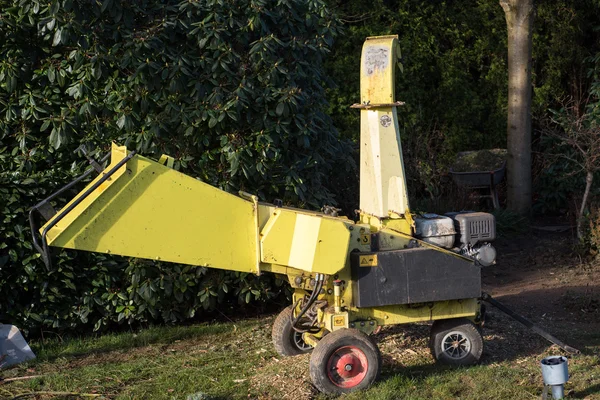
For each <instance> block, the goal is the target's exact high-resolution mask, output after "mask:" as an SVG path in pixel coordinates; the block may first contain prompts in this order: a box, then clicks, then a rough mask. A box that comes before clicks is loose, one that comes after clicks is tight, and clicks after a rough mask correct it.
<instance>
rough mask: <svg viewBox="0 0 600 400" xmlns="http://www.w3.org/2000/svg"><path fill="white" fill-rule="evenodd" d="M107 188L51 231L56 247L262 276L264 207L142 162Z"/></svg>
mask: <svg viewBox="0 0 600 400" xmlns="http://www.w3.org/2000/svg"><path fill="white" fill-rule="evenodd" d="M117 158H118V157H117ZM121 159H122V157H121ZM112 162H113V163H114V162H115V160H113V161H112ZM125 168H126V169H125ZM107 183H110V184H109V185H107V187H106V188H104V189H102V190H97V191H95V192H94V193H92V195H91V196H90V197H89V198H88V199H86V200H85V201H84V202H83V203H82V204H80V206H78V207H76V208H75V209H74V210H73V211H72V212H71V213H69V214H68V215H67V217H66V218H65V219H64V220H63V221H61V222H59V223H58V224H57V226H55V227H54V228H52V229H51V230H50V234H49V235H48V237H49V244H50V245H53V246H58V247H66V248H72V249H79V250H87V251H95V252H102V253H111V254H120V255H124V256H130V257H140V258H146V259H155V260H163V261H170V262H177V263H184V264H191V265H202V266H210V267H214V268H221V269H228V270H235V271H244V272H254V273H258V272H259V270H258V268H259V265H258V263H259V257H258V235H257V218H256V213H257V204H256V202H250V201H246V200H244V199H242V198H240V197H237V196H234V195H232V194H229V193H226V192H224V191H222V190H219V189H217V188H214V187H212V186H210V185H207V184H205V183H202V182H200V181H198V180H196V179H194V178H192V177H189V176H187V175H184V174H182V173H179V172H177V171H175V170H173V169H171V168H168V167H166V166H164V165H161V164H159V163H157V162H154V161H152V160H149V159H147V158H144V157H141V156H134V157H133V158H132V159H131V160H129V161H128V162H127V163H126V165H125V167H124V171H123V172H122V175H121V176H120V177H117V178H115V179H111V181H109V182H107ZM49 223H50V221H49ZM42 229H43V228H42Z"/></svg>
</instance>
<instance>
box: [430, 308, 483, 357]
mask: <svg viewBox="0 0 600 400" xmlns="http://www.w3.org/2000/svg"><path fill="white" fill-rule="evenodd" d="M429 348H430V350H431V354H432V355H433V358H435V360H436V361H438V362H440V363H443V364H448V365H475V364H477V363H478V362H479V360H480V359H481V355H482V354H483V336H482V335H481V331H480V330H479V329H478V327H477V326H476V325H475V324H474V323H473V322H471V321H470V320H468V319H466V318H456V319H446V320H440V321H435V322H434V323H433V325H432V326H431V337H430V339H429Z"/></svg>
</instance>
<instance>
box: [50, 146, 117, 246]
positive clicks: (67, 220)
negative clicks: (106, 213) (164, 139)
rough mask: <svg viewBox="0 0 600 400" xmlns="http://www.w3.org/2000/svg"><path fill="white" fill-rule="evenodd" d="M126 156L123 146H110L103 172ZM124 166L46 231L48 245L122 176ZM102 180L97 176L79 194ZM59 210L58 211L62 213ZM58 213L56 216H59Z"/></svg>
mask: <svg viewBox="0 0 600 400" xmlns="http://www.w3.org/2000/svg"><path fill="white" fill-rule="evenodd" d="M126 155H127V148H126V147H125V146H117V145H116V144H114V143H113V144H112V148H111V158H110V165H109V166H108V167H107V168H106V169H105V171H108V170H110V169H111V168H112V167H114V166H115V165H116V164H118V163H119V161H121V160H122V159H123V158H125V156H126ZM126 168H127V167H126V166H125V165H123V166H122V167H121V168H119V169H118V170H117V171H116V172H115V173H113V175H112V176H111V177H110V178H108V180H106V181H105V182H103V183H102V184H101V185H100V186H99V187H98V188H97V189H96V190H95V191H94V192H92V194H90V195H89V196H88V197H86V198H85V199H84V200H83V201H82V202H81V203H79V204H78V205H77V206H76V207H75V208H74V209H73V211H71V212H70V213H69V214H67V215H66V216H65V217H64V218H63V219H62V220H60V221H59V222H58V223H57V224H56V225H55V226H54V227H53V228H52V229H50V231H48V236H47V237H48V243H49V244H52V242H53V241H54V239H55V238H56V237H57V236H59V235H60V234H61V233H62V231H63V230H64V229H66V227H68V226H69V225H71V224H72V223H73V221H74V220H75V219H76V218H77V217H78V216H79V214H81V213H82V212H84V211H85V210H86V209H87V208H88V207H89V205H90V204H92V203H93V202H94V201H96V199H97V198H98V197H99V196H100V195H101V194H102V193H104V191H106V189H108V187H110V186H111V185H112V184H113V183H114V182H116V181H117V180H118V179H119V177H120V176H121V175H123V173H124V172H125V170H126ZM101 178H102V174H100V175H98V176H97V177H96V178H95V179H94V180H93V181H92V182H90V183H89V185H87V186H86V187H85V189H83V190H82V191H81V193H83V192H85V191H86V190H87V189H88V188H90V187H91V186H93V185H94V184H95V183H96V182H97V181H99V180H100V179H101ZM81 193H80V194H79V195H78V196H76V197H75V198H73V199H72V200H71V201H70V202H68V203H67V204H66V205H65V206H64V207H63V209H62V210H64V209H66V208H67V207H69V206H70V205H71V204H72V203H74V202H75V201H76V200H77V198H78V197H79V196H80V195H81ZM62 210H60V211H62ZM60 211H59V212H58V213H57V214H56V215H58V214H60ZM51 221H52V220H50V221H48V222H47V223H46V224H45V225H44V226H43V227H42V229H40V233H41V232H43V231H44V228H45V227H46V226H47V225H49V224H50V222H51Z"/></svg>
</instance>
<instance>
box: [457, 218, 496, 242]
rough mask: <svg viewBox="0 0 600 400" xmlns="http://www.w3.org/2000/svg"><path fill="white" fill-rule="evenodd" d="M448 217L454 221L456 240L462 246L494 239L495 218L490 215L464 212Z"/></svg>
mask: <svg viewBox="0 0 600 400" xmlns="http://www.w3.org/2000/svg"><path fill="white" fill-rule="evenodd" d="M447 215H448V214H447ZM448 216H449V217H450V218H452V219H453V220H454V222H455V224H454V225H455V228H456V231H457V232H458V235H459V236H458V240H459V241H460V243H461V244H463V245H471V246H473V245H475V244H477V243H480V242H491V241H492V240H494V239H496V218H494V216H493V215H492V214H488V213H483V212H466V213H457V214H453V215H448Z"/></svg>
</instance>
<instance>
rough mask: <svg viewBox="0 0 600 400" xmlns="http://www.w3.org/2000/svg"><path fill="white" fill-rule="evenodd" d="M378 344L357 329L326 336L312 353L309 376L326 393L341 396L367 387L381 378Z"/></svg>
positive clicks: (338, 331)
mask: <svg viewBox="0 0 600 400" xmlns="http://www.w3.org/2000/svg"><path fill="white" fill-rule="evenodd" d="M380 369H381V354H380V353H379V349H378V348H377V345H375V343H373V342H372V341H371V339H370V338H369V337H368V336H367V335H366V334H364V333H362V332H360V331H358V330H356V329H340V330H337V331H334V332H331V333H330V334H328V335H326V336H324V337H323V338H322V339H321V340H320V341H319V343H318V344H317V347H316V348H315V350H314V351H313V353H312V354H311V356H310V378H311V380H312V382H313V384H314V385H315V387H316V388H317V389H318V390H320V391H321V392H323V393H326V394H332V395H338V394H343V393H349V392H353V391H355V390H360V389H365V388H367V387H369V386H371V385H372V384H373V382H375V381H376V380H377V378H378V377H379V371H380Z"/></svg>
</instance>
